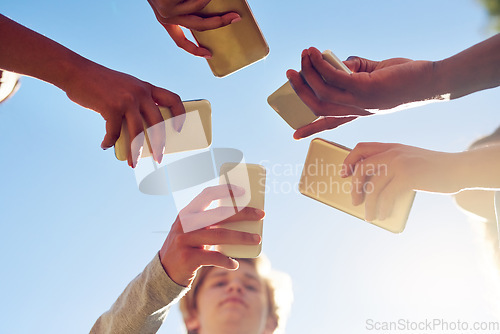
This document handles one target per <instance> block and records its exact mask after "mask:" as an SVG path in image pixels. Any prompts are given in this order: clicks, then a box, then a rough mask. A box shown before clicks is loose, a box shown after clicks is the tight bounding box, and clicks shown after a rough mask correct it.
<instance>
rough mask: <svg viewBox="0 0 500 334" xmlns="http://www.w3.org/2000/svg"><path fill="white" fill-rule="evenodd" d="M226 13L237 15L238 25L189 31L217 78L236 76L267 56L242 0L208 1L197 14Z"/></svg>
mask: <svg viewBox="0 0 500 334" xmlns="http://www.w3.org/2000/svg"><path fill="white" fill-rule="evenodd" d="M227 12H237V13H238V14H239V15H240V17H241V21H239V22H235V23H231V24H229V25H227V26H225V27H222V28H218V29H213V30H206V31H195V30H191V33H192V34H193V36H194V38H195V39H196V41H197V42H198V44H199V45H200V46H203V47H205V48H207V49H209V50H210V51H211V52H212V58H211V59H207V61H208V65H209V66H210V69H211V70H212V72H213V74H214V75H215V76H217V77H224V76H226V75H229V74H231V73H233V72H236V71H237V70H239V69H242V68H244V67H246V66H248V65H250V64H253V63H254V62H256V61H258V60H260V59H263V58H264V57H266V56H267V55H268V54H269V46H268V45H267V42H266V40H265V39H264V36H263V34H262V32H261V30H260V28H259V26H258V24H257V21H256V20H255V18H254V16H253V14H252V11H251V10H250V7H249V6H248V3H247V2H246V0H212V1H210V3H208V5H207V6H206V7H205V8H203V10H201V11H200V14H201V15H214V14H222V13H227Z"/></svg>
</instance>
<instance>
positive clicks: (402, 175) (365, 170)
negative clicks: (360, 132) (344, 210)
mask: <svg viewBox="0 0 500 334" xmlns="http://www.w3.org/2000/svg"><path fill="white" fill-rule="evenodd" d="M459 157H460V153H443V152H435V151H429V150H425V149H421V148H418V147H412V146H406V145H402V144H386V143H360V144H358V145H356V147H355V148H354V149H353V150H352V151H351V153H350V154H349V155H348V156H347V157H346V159H345V160H344V165H343V173H342V174H343V177H347V176H352V191H351V196H352V203H353V205H360V204H362V203H363V202H365V214H366V217H365V219H366V220H367V221H373V220H375V219H379V220H383V219H385V218H387V217H389V216H390V214H391V212H392V209H393V206H394V202H395V200H396V198H398V196H400V195H402V194H404V193H405V192H408V191H411V190H423V191H430V192H438V193H455V192H457V191H459V190H460V189H462V188H461V184H460V182H461V180H460V177H458V176H457V175H456V174H455V170H456V169H457V166H459V165H460V161H459V160H458V159H459Z"/></svg>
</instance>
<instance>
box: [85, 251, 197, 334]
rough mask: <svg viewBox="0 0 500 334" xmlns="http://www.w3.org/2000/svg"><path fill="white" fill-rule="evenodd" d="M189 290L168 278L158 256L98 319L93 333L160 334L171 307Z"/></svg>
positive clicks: (91, 331) (92, 330)
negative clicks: (159, 330) (159, 331)
mask: <svg viewBox="0 0 500 334" xmlns="http://www.w3.org/2000/svg"><path fill="white" fill-rule="evenodd" d="M188 290H189V289H188V288H186V287H183V286H180V285H178V284H177V283H175V282H173V281H172V280H171V279H170V277H168V275H167V274H166V273H165V270H164V269H163V266H162V265H161V262H160V257H159V255H158V254H156V256H155V257H154V258H153V260H152V261H151V262H150V263H149V264H148V265H147V266H146V268H145V269H144V271H143V272H142V273H140V274H139V275H138V276H137V277H136V278H135V279H134V280H132V281H131V282H130V283H129V284H128V286H127V287H126V288H125V290H124V291H123V292H122V294H121V295H120V297H118V299H117V300H116V302H115V303H114V304H113V305H112V306H111V308H110V309H109V310H108V311H106V312H105V313H103V314H102V315H101V316H100V317H99V319H97V321H96V323H95V324H94V326H93V327H92V329H91V330H90V333H91V334H104V333H106V334H107V333H110V334H111V333H120V334H132V333H133V334H139V333H140V334H146V333H148V334H150V333H156V332H157V331H158V329H159V328H160V326H161V325H162V323H163V321H164V320H165V317H166V316H167V313H168V310H169V309H170V306H172V305H173V304H175V303H176V302H177V301H178V300H179V299H181V298H182V297H183V296H184V295H185V294H186V292H187V291H188Z"/></svg>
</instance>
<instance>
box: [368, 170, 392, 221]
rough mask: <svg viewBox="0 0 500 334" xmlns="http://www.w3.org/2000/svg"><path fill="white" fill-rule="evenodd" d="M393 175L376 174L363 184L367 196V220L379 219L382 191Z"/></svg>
mask: <svg viewBox="0 0 500 334" xmlns="http://www.w3.org/2000/svg"><path fill="white" fill-rule="evenodd" d="M391 179H392V178H391V177H389V176H383V175H374V176H372V177H371V178H370V180H369V181H366V182H365V184H363V189H362V190H363V193H364V196H365V220H366V221H369V222H372V221H374V220H376V219H378V207H379V204H380V193H381V192H382V191H384V189H385V188H386V187H387V185H388V184H389V183H390V182H391Z"/></svg>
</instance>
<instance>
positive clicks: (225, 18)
mask: <svg viewBox="0 0 500 334" xmlns="http://www.w3.org/2000/svg"><path fill="white" fill-rule="evenodd" d="M239 21H241V17H240V15H239V14H238V13H235V12H231V13H226V14H224V15H216V16H210V17H201V16H198V15H184V16H178V17H175V18H173V19H172V20H170V22H171V23H173V24H177V25H180V26H183V27H186V28H188V29H192V30H196V31H206V30H212V29H217V28H221V27H224V26H227V25H229V24H231V23H236V22H239Z"/></svg>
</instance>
